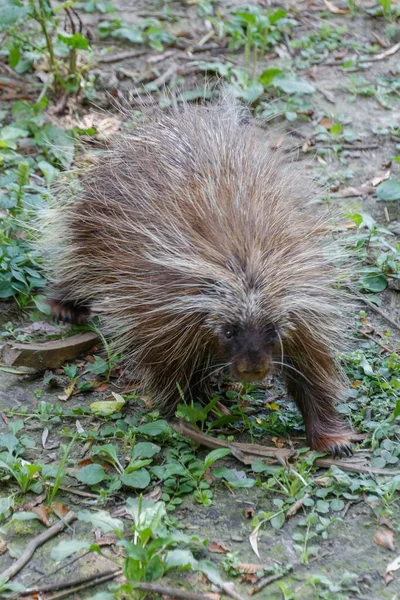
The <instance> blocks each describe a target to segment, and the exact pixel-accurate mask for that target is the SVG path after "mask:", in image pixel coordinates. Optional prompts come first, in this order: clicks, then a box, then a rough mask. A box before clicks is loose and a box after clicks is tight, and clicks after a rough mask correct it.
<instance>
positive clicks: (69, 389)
mask: <svg viewBox="0 0 400 600" xmlns="http://www.w3.org/2000/svg"><path fill="white" fill-rule="evenodd" d="M74 390H75V381H73V382H72V383H71V384H70V385H69V386H68V387H67V388H65V390H64V394H62V395H61V396H58V399H59V400H61V402H67V400H69V399H70V398H71V396H72V394H73V393H74Z"/></svg>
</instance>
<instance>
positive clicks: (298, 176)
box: [47, 98, 351, 456]
mask: <svg viewBox="0 0 400 600" xmlns="http://www.w3.org/2000/svg"><path fill="white" fill-rule="evenodd" d="M78 175H79V177H77V178H75V179H74V180H73V182H72V183H69V184H62V185H61V186H60V190H59V192H58V193H57V194H56V200H57V204H56V206H55V207H54V208H53V209H52V210H50V216H49V219H48V223H47V232H48V233H47V244H48V249H49V255H50V256H51V261H50V263H49V274H50V280H51V282H52V284H51V285H52V288H51V299H50V300H49V303H50V305H51V312H52V314H53V316H55V317H57V318H61V319H62V320H65V321H71V322H82V321H84V320H86V319H87V318H88V316H89V314H90V307H91V306H92V305H95V307H96V311H97V312H98V313H99V314H100V316H101V321H102V326H103V327H104V330H105V332H106V334H108V335H111V336H112V337H113V339H114V342H115V344H116V347H117V349H118V350H119V351H120V352H121V353H122V355H123V364H124V366H125V369H126V372H127V373H130V374H137V373H140V377H141V381H142V382H143V386H144V388H145V389H147V390H148V391H149V392H150V393H151V394H152V396H153V398H154V403H155V405H156V406H157V407H166V408H167V409H168V410H172V411H173V410H174V408H175V407H176V404H177V403H178V402H179V399H180V394H182V393H183V394H184V395H185V397H191V398H195V399H200V398H201V397H203V396H204V395H205V394H206V393H207V391H208V388H207V386H208V383H209V380H210V375H211V374H212V373H213V372H215V370H216V369H224V368H226V369H228V368H229V371H230V374H231V375H232V376H233V377H234V378H235V379H237V380H245V381H262V380H264V379H265V378H266V377H267V375H269V374H270V373H271V371H272V370H273V369H274V368H275V369H276V368H279V369H280V370H281V371H282V373H283V376H284V379H285V382H286V386H287V390H288V393H289V394H290V395H291V396H292V398H293V399H294V400H295V402H296V404H297V406H298V408H299V409H300V411H301V413H302V416H303V419H304V423H305V428H306V436H307V443H308V445H309V446H310V447H311V448H312V449H314V450H319V451H328V452H331V453H332V454H334V455H338V456H341V455H346V454H350V453H351V445H350V432H349V431H347V430H346V428H345V427H344V425H343V424H342V422H341V420H340V418H339V417H338V415H337V412H336V409H335V402H336V400H337V399H338V398H339V397H340V396H341V394H342V392H343V391H344V389H345V383H344V379H343V376H342V375H341V371H340V368H339V367H338V364H337V361H336V358H335V354H336V348H337V347H338V342H340V339H341V320H342V317H341V300H340V296H338V294H337V292H336V290H335V289H334V284H335V280H336V277H337V272H336V267H335V266H334V262H333V261H332V260H331V257H330V254H329V252H330V251H329V243H328V246H326V241H327V237H329V236H327V235H326V228H325V227H323V226H322V227H321V224H322V223H323V222H324V221H321V220H319V219H315V209H314V208H313V206H314V205H313V203H312V202H310V200H313V199H314V198H315V190H314V188H313V186H312V184H311V182H310V181H309V180H308V178H307V177H306V176H305V175H304V173H303V169H301V168H299V166H296V165H295V164H293V163H291V161H290V160H289V159H288V157H287V155H285V154H284V153H283V152H282V151H281V150H277V149H271V135H270V134H268V133H266V131H263V130H261V128H259V127H258V126H257V125H256V124H255V122H253V121H252V119H251V118H250V116H249V114H248V112H247V109H243V108H238V106H237V105H236V104H235V103H234V102H233V101H230V100H229V99H226V98H225V99H224V100H223V101H222V102H219V103H216V104H215V105H211V106H195V107H191V106H184V107H183V108H182V109H181V110H178V109H173V110H171V111H170V112H169V113H167V114H162V113H158V114H156V115H155V116H153V117H150V118H148V119H147V120H145V121H144V123H141V124H139V125H138V126H137V128H136V129H134V130H133V131H132V132H131V133H126V134H123V135H120V136H118V137H116V139H115V141H114V142H112V143H111V144H110V145H109V148H108V150H107V151H106V152H105V153H104V154H103V155H102V156H101V157H100V158H98V159H96V161H95V162H94V164H92V165H90V166H89V167H84V168H83V169H81V171H80V173H78ZM78 180H79V183H77V182H78ZM328 241H329V240H328Z"/></svg>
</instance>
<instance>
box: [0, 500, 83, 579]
mask: <svg viewBox="0 0 400 600" xmlns="http://www.w3.org/2000/svg"><path fill="white" fill-rule="evenodd" d="M75 519H76V515H75V513H74V512H72V511H70V512H69V513H68V514H67V515H65V517H64V518H63V519H62V520H60V521H58V522H57V523H55V524H54V525H53V526H52V527H50V528H49V529H46V531H43V533H41V534H40V535H37V536H36V537H34V538H33V539H32V540H31V541H30V542H28V544H27V545H26V547H25V550H24V551H23V553H22V554H21V556H20V557H19V559H18V560H16V561H15V563H13V564H12V565H11V566H10V567H8V569H6V570H5V571H3V573H0V580H2V579H4V580H5V581H8V580H9V579H11V578H12V577H15V575H16V574H17V573H19V572H20V571H21V569H23V567H24V566H25V565H26V563H27V562H29V560H30V559H31V558H32V556H33V554H34V553H35V551H36V550H37V549H38V548H39V546H41V545H42V544H44V543H45V542H47V541H48V540H50V539H51V538H53V537H54V536H56V535H57V534H59V533H60V532H61V531H62V530H63V529H65V527H66V526H67V525H69V524H70V523H72V522H73V521H75Z"/></svg>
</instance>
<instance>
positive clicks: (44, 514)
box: [31, 504, 50, 527]
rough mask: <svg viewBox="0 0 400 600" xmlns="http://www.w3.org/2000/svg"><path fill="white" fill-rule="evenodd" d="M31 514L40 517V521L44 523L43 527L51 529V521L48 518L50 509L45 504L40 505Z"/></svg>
mask: <svg viewBox="0 0 400 600" xmlns="http://www.w3.org/2000/svg"><path fill="white" fill-rule="evenodd" d="M31 512H33V513H35V515H36V516H37V517H38V519H39V521H41V522H42V523H43V525H46V527H50V521H49V516H48V515H49V512H50V509H49V508H48V507H47V506H44V504H39V506H34V507H33V508H32V509H31Z"/></svg>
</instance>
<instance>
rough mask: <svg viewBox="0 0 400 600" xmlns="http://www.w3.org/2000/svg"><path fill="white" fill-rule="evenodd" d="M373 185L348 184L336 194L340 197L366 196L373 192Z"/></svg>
mask: <svg viewBox="0 0 400 600" xmlns="http://www.w3.org/2000/svg"><path fill="white" fill-rule="evenodd" d="M373 189H374V188H373V187H372V185H370V184H367V183H364V184H363V185H361V186H360V187H354V186H349V187H347V188H343V189H342V190H339V192H338V196H340V198H351V197H352V196H366V195H368V194H371V193H372V192H373Z"/></svg>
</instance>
